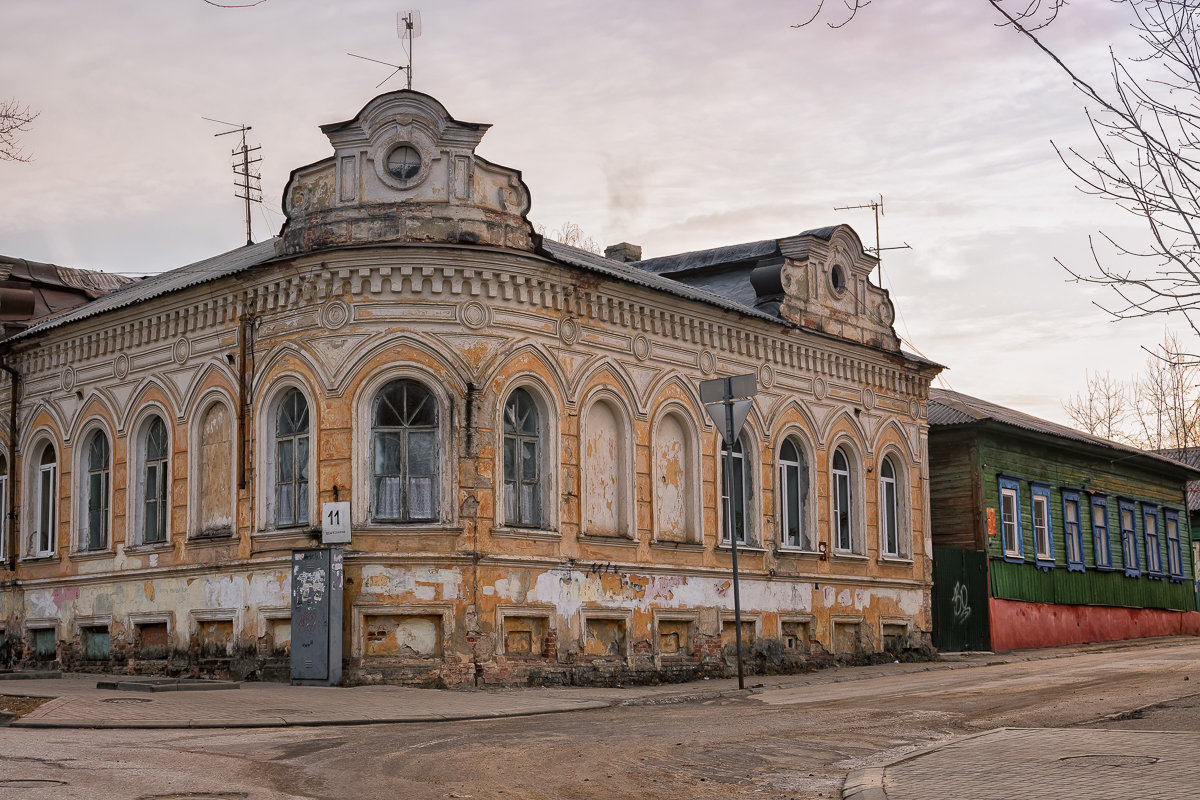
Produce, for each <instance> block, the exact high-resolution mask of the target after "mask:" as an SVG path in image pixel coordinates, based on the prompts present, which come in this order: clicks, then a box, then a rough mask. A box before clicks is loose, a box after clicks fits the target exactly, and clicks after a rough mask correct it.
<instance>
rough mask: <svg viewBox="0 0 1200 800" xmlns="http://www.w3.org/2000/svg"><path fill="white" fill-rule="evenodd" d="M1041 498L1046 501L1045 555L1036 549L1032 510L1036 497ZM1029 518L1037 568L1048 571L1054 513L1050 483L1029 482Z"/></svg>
mask: <svg viewBox="0 0 1200 800" xmlns="http://www.w3.org/2000/svg"><path fill="white" fill-rule="evenodd" d="M1039 497H1041V498H1043V499H1044V500H1045V501H1046V553H1045V555H1043V554H1042V552H1041V551H1040V550H1039V549H1038V541H1037V536H1038V530H1037V513H1036V511H1035V510H1034V509H1035V508H1036V507H1037V498H1039ZM1029 520H1030V525H1031V526H1032V527H1033V531H1032V533H1033V556H1034V559H1035V560H1036V561H1037V565H1038V569H1040V570H1042V571H1044V572H1048V571H1050V570H1052V569H1054V566H1055V563H1054V561H1055V559H1054V513H1053V512H1052V511H1051V510H1050V484H1048V483H1039V482H1036V481H1030V482H1029Z"/></svg>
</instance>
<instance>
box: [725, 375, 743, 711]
mask: <svg viewBox="0 0 1200 800" xmlns="http://www.w3.org/2000/svg"><path fill="white" fill-rule="evenodd" d="M725 391H726V396H725V519H726V520H727V521H728V524H729V547H730V553H732V555H733V635H734V638H735V641H736V642H737V669H738V688H739V689H745V688H746V679H745V677H744V676H743V672H742V597H741V594H740V592H739V591H738V563H737V539H738V537H737V531H736V530H734V527H733V442H734V441H735V438H734V432H733V398H732V397H729V395H728V392H729V386H728V379H727V380H726V387H725Z"/></svg>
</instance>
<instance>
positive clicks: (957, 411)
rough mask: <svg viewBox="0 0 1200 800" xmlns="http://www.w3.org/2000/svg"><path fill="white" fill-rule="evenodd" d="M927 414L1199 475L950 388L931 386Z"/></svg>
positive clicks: (934, 422) (938, 420)
mask: <svg viewBox="0 0 1200 800" xmlns="http://www.w3.org/2000/svg"><path fill="white" fill-rule="evenodd" d="M928 416H929V425H930V427H937V426H942V425H969V424H973V423H982V422H996V423H999V424H1001V425H1009V426H1011V427H1014V428H1020V429H1022V430H1026V431H1031V432H1033V433H1040V434H1043V435H1045V436H1054V437H1057V438H1060V439H1068V440H1070V441H1073V442H1078V443H1080V444H1086V445H1091V446H1092V447H1101V448H1105V449H1107V450H1119V451H1121V452H1123V453H1128V454H1129V455H1134V456H1141V457H1143V458H1145V459H1146V460H1147V461H1150V462H1154V463H1155V464H1156V465H1158V466H1164V467H1173V468H1175V469H1178V470H1181V471H1186V472H1190V473H1192V474H1194V475H1200V470H1197V469H1195V468H1194V467H1191V466H1189V465H1187V464H1184V463H1182V462H1180V461H1176V460H1175V459H1173V458H1167V457H1166V456H1164V455H1160V454H1158V453H1155V452H1153V451H1151V450H1140V449H1138V448H1136V447H1131V446H1130V445H1127V444H1121V443H1120V442H1114V441H1112V440H1111V439H1104V438H1101V437H1099V436H1092V435H1091V434H1089V433H1084V432H1083V431H1077V430H1075V429H1074V428H1069V427H1067V426H1066V425H1059V424H1058V423H1057V422H1050V421H1049V420H1045V419H1041V418H1040V417H1035V416H1033V415H1031V414H1026V413H1023V412H1021V411H1016V410H1014V409H1011V408H1005V407H1004V406H1000V405H996V404H995V403H989V402H988V401H987V400H981V399H979V398H978V397H971V396H970V395H965V394H960V393H959V392H952V391H950V390H949V389H938V388H931V389H930V390H929V407H928Z"/></svg>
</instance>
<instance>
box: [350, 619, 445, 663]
mask: <svg viewBox="0 0 1200 800" xmlns="http://www.w3.org/2000/svg"><path fill="white" fill-rule="evenodd" d="M363 631H364V636H365V638H366V641H364V642H363V654H364V655H367V656H376V657H385V658H428V657H439V656H441V654H442V618H441V616H439V615H437V614H428V615H423V614H378V615H370V616H367V617H365V618H364V619H363Z"/></svg>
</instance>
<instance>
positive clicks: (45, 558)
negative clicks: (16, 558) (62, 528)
mask: <svg viewBox="0 0 1200 800" xmlns="http://www.w3.org/2000/svg"><path fill="white" fill-rule="evenodd" d="M60 561H62V556H60V555H59V554H58V553H44V554H42V555H36V556H22V557H21V563H22V564H57V563H59V562H60Z"/></svg>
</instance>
